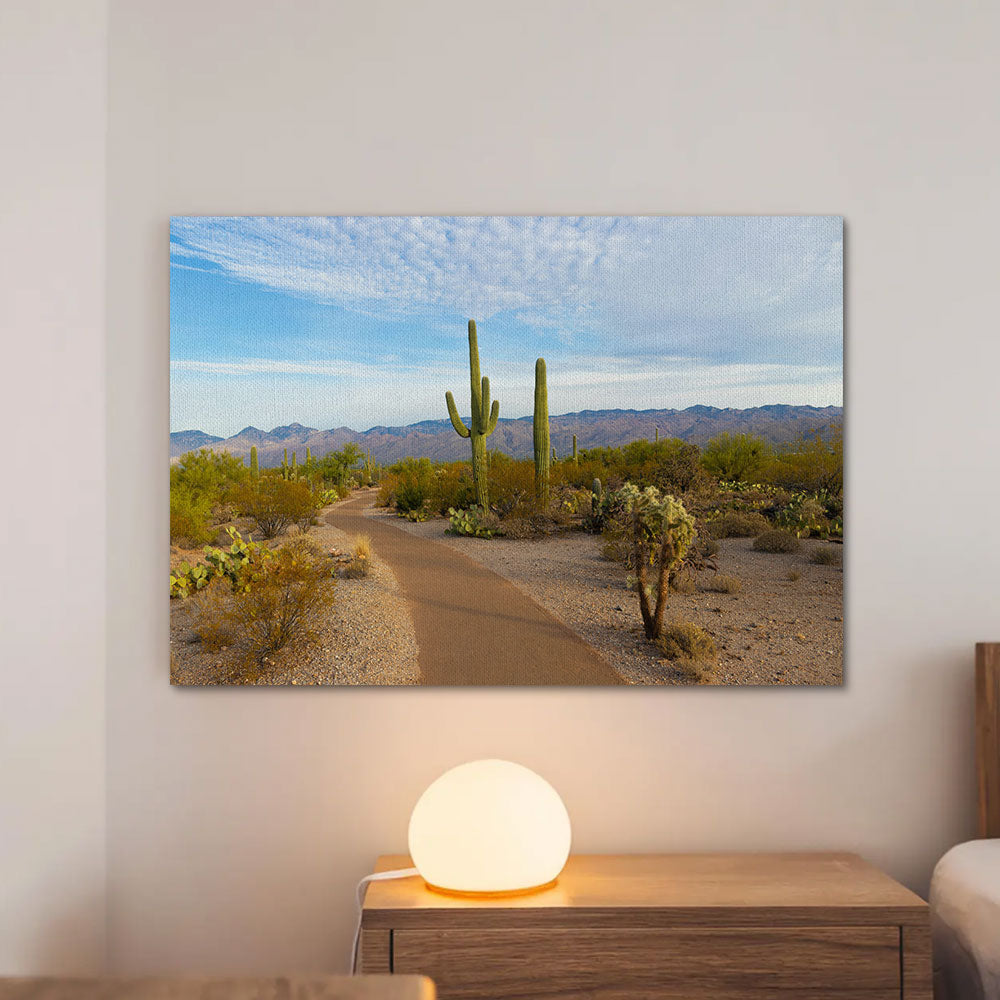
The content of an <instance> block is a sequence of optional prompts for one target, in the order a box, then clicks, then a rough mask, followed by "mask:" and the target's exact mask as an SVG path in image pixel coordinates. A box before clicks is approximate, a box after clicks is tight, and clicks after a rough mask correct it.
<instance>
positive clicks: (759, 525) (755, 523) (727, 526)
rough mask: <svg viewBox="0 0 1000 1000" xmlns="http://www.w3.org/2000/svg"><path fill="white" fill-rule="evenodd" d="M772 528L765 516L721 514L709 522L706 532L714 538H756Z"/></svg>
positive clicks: (755, 514)
mask: <svg viewBox="0 0 1000 1000" xmlns="http://www.w3.org/2000/svg"><path fill="white" fill-rule="evenodd" d="M770 527H771V524H770V522H769V521H768V519H767V518H766V517H764V516H763V514H757V513H747V514H721V515H720V516H718V517H715V518H713V519H712V520H710V521H708V522H707V524H706V526H705V530H706V532H707V533H708V534H709V535H710V536H711V537H712V538H755V537H756V536H757V535H759V534H761V533H762V532H764V531H767V530H768V529H769V528H770Z"/></svg>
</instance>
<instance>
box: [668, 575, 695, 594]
mask: <svg viewBox="0 0 1000 1000" xmlns="http://www.w3.org/2000/svg"><path fill="white" fill-rule="evenodd" d="M670 589H671V590H672V591H674V592H675V593H677V594H693V593H695V592H696V591H697V590H698V583H697V581H696V580H695V578H694V573H692V572H690V570H682V571H681V572H680V573H671V574H670Z"/></svg>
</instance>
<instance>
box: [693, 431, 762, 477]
mask: <svg viewBox="0 0 1000 1000" xmlns="http://www.w3.org/2000/svg"><path fill="white" fill-rule="evenodd" d="M770 454H771V448H770V446H769V445H768V443H767V442H766V441H765V440H764V439H763V438H761V437H757V436H755V435H753V434H720V435H718V437H714V438H712V440H711V441H709V442H708V444H706V445H705V447H704V449H703V450H702V453H701V464H702V465H703V466H704V467H705V468H706V469H707V470H708V471H709V472H710V473H711V474H712V475H713V476H718V477H719V479H733V480H746V479H752V478H753V477H754V476H755V475H756V474H757V473H758V472H760V471H761V469H763V468H764V466H765V465H766V463H767V461H768V459H769V457H770Z"/></svg>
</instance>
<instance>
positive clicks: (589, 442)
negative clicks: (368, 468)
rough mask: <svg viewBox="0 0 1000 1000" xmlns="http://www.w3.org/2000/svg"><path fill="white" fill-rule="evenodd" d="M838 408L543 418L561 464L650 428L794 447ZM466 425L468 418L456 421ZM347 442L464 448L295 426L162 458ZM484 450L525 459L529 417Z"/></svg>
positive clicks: (193, 442)
mask: <svg viewBox="0 0 1000 1000" xmlns="http://www.w3.org/2000/svg"><path fill="white" fill-rule="evenodd" d="M843 412H844V411H843V408H842V407H840V406H824V407H815V406H785V405H783V404H776V405H773V406H755V407H752V408H751V409H746V410H735V409H729V408H727V409H719V408H717V407H714V406H689V407H688V408H687V409H686V410H582V411H581V412H579V413H564V414H562V415H560V416H555V417H551V418H550V419H549V428H550V436H551V440H552V446H553V447H554V448H555V450H556V454H557V455H558V456H559V457H560V458H561V457H563V456H565V455H567V454H568V453H570V452H571V451H572V450H573V435H574V434H575V435H576V436H577V444H578V446H579V447H580V448H596V447H616V446H618V445H622V444H627V443H628V442H629V441H634V440H636V439H637V438H648V439H649V440H652V439H653V437H654V435H655V433H656V429H657V428H659V431H660V437H661V438H668V437H677V438H681V439H682V440H684V441H691V442H693V443H694V444H704V443H705V442H706V441H707V440H708V439H709V438H712V437H715V435H716V434H722V433H723V432H724V431H728V432H729V433H731V434H744V433H745V434H758V435H760V436H761V437H763V438H765V439H766V440H768V441H770V442H771V443H772V444H783V443H784V442H786V441H794V440H795V439H796V438H798V437H800V436H801V435H803V434H809V433H815V432H819V433H824V432H826V431H828V430H829V429H830V427H831V425H833V424H835V423H837V422H839V421H840V420H841V419H842V418H843ZM464 419H465V421H466V423H468V417H466V418H464ZM348 441H353V442H355V443H356V444H357V445H358V446H359V447H360V448H362V449H363V450H365V451H369V450H370V451H371V455H372V460H373V461H375V462H379V463H381V464H383V465H388V464H391V463H392V462H396V461H398V460H399V459H401V458H405V457H407V456H413V457H421V456H426V457H427V458H430V459H434V460H435V461H454V460H457V459H463V458H467V457H468V453H469V443H468V441H467V440H466V439H464V438H460V437H459V436H458V435H457V434H456V433H455V431H454V429H453V428H452V426H451V421H450V420H422V421H420V422H419V423H416V424H409V425H408V426H406V427H372V428H370V429H368V430H366V431H355V430H352V429H351V428H350V427H334V428H331V429H330V430H325V431H323V430H317V429H316V428H315V427H304V426H303V425H302V424H288V425H287V426H285V427H275V428H274V430H271V431H262V430H260V429H259V428H257V427H244V428H243V430H241V431H240V432H239V433H238V434H234V435H233V436H232V437H228V438H220V437H215V436H213V435H211V434H205V433H204V432H203V431H198V430H190V431H174V432H173V433H172V434H171V435H170V457H171V458H176V457H177V456H178V455H183V454H184V452H186V451H192V450H193V449H197V448H208V447H210V448H213V449H215V450H216V451H228V452H230V453H231V454H233V455H240V456H243V457H246V456H249V454H250V447H251V446H252V445H256V447H257V455H258V458H259V460H260V464H261V465H263V466H272V465H280V464H281V459H282V456H283V455H284V452H285V449H286V448H287V449H288V453H289V456H291V453H292V452H293V451H294V452H295V453H296V457H297V458H298V461H299V462H303V461H304V460H305V455H306V448H311V449H312V453H313V455H314V456H315V457H317V458H318V457H320V456H322V455H325V454H326V453H327V452H328V451H334V450H337V449H340V448H342V447H343V446H344V445H345V444H346V443H347V442H348ZM489 447H490V448H491V449H494V448H495V449H498V450H500V451H503V452H506V453H507V454H508V455H513V456H514V457H516V458H527V457H530V456H531V454H532V442H531V417H530V416H527V417H520V418H518V419H516V420H510V419H508V420H503V419H501V420H500V421H499V422H498V423H497V428H496V430H495V431H494V432H493V434H492V436H491V437H490V438H489Z"/></svg>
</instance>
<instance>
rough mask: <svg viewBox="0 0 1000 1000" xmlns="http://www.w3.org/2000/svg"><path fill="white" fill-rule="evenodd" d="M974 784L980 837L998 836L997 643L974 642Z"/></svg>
mask: <svg viewBox="0 0 1000 1000" xmlns="http://www.w3.org/2000/svg"><path fill="white" fill-rule="evenodd" d="M976 784H977V788H978V792H979V794H978V829H979V836H980V837H1000V642H978V643H976Z"/></svg>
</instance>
